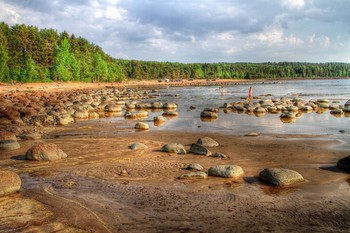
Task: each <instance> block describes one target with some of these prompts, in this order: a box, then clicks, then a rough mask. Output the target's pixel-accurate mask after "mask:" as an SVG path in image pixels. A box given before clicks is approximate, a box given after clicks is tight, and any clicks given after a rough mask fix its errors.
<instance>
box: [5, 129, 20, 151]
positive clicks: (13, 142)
mask: <svg viewBox="0 0 350 233" xmlns="http://www.w3.org/2000/svg"><path fill="white" fill-rule="evenodd" d="M18 148H20V145H19V144H18V142H17V138H16V135H15V134H14V133H12V132H8V131H0V150H14V149H18Z"/></svg>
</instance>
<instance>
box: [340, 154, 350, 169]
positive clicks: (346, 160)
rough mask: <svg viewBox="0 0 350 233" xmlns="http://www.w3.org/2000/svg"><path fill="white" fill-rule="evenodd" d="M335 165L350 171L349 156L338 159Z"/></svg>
mask: <svg viewBox="0 0 350 233" xmlns="http://www.w3.org/2000/svg"><path fill="white" fill-rule="evenodd" d="M337 167H339V168H342V169H344V170H346V171H348V172H350V156H346V157H344V158H342V159H339V160H338V163H337Z"/></svg>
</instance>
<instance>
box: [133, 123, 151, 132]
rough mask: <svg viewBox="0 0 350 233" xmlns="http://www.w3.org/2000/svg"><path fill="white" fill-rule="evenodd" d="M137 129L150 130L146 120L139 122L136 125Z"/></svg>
mask: <svg viewBox="0 0 350 233" xmlns="http://www.w3.org/2000/svg"><path fill="white" fill-rule="evenodd" d="M135 129H140V130H148V129H149V125H148V124H147V123H144V122H137V123H136V125H135Z"/></svg>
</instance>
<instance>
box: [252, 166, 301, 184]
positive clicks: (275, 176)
mask: <svg viewBox="0 0 350 233" xmlns="http://www.w3.org/2000/svg"><path fill="white" fill-rule="evenodd" d="M259 178H260V179H261V180H263V181H265V182H267V183H269V184H272V185H275V186H286V185H291V184H295V183H299V182H302V181H304V178H303V176H302V175H300V174H299V173H298V172H296V171H293V170H289V169H285V168H265V169H264V170H263V171H261V172H260V174H259Z"/></svg>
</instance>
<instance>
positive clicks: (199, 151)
mask: <svg viewBox="0 0 350 233" xmlns="http://www.w3.org/2000/svg"><path fill="white" fill-rule="evenodd" d="M189 153H192V154H196V155H205V156H211V152H210V151H209V150H208V149H207V148H205V147H204V146H202V145H198V144H195V143H194V144H192V145H191V148H190V151H189Z"/></svg>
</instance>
